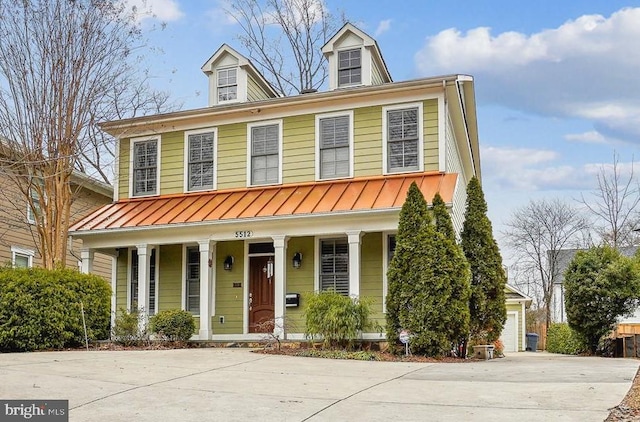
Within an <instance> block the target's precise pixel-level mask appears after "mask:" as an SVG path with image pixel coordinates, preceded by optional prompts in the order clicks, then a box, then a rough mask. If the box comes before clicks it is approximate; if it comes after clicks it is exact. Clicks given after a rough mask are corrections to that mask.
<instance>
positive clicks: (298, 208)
mask: <svg viewBox="0 0 640 422" xmlns="http://www.w3.org/2000/svg"><path fill="white" fill-rule="evenodd" d="M457 177H458V175H457V174H454V173H449V174H445V173H438V172H428V173H418V174H415V173H414V174H404V175H394V176H376V177H368V178H357V179H348V180H334V181H325V182H315V183H302V184H288V185H279V186H266V187H252V188H244V189H233V190H220V191H213V192H211V191H209V192H197V193H185V194H179V195H165V196H156V197H152V198H139V199H128V200H121V201H118V202H115V203H113V204H109V205H106V206H103V207H102V208H99V209H98V210H96V211H94V212H93V213H91V214H89V215H88V216H86V217H85V218H83V219H82V220H80V221H78V222H76V223H75V224H73V225H72V226H71V229H70V231H71V232H87V231H91V230H105V229H107V230H110V229H113V230H117V229H127V228H135V227H149V226H165V225H179V224H189V223H202V222H215V221H220V220H237V219H251V218H265V217H284V216H303V215H323V214H329V213H334V212H342V213H345V212H355V211H358V212H362V211H367V210H384V209H393V208H399V207H401V206H402V204H403V203H404V200H405V198H406V195H407V190H408V189H409V186H410V185H411V183H412V182H416V184H417V185H418V187H419V188H420V190H421V191H422V193H423V195H424V197H425V199H426V200H427V202H429V203H430V202H431V200H432V199H433V196H434V195H435V194H436V192H440V195H441V196H442V199H443V200H444V201H445V202H446V203H451V202H452V199H453V194H454V190H455V186H456V180H457Z"/></svg>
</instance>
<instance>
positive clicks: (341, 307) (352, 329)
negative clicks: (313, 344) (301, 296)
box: [304, 291, 371, 348]
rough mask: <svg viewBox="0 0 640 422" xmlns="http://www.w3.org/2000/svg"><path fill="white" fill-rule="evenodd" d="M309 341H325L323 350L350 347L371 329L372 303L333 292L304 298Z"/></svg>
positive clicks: (314, 294)
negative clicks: (363, 332)
mask: <svg viewBox="0 0 640 422" xmlns="http://www.w3.org/2000/svg"><path fill="white" fill-rule="evenodd" d="M305 303H306V304H307V305H306V308H305V311H304V315H305V321H306V333H305V334H306V336H307V338H317V337H320V338H322V339H323V347H332V346H333V347H336V346H346V347H349V348H350V347H351V346H352V345H353V340H355V339H356V338H357V337H358V335H359V334H360V333H361V332H362V331H364V330H366V329H368V328H370V327H371V323H370V321H369V315H370V314H371V301H370V300H366V299H358V298H350V297H347V296H343V295H341V294H339V293H336V292H333V291H324V292H321V293H311V294H309V295H308V296H307V297H306V299H305Z"/></svg>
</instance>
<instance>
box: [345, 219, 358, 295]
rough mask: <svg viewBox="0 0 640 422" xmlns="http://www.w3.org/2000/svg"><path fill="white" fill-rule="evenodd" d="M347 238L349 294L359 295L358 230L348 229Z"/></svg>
mask: <svg viewBox="0 0 640 422" xmlns="http://www.w3.org/2000/svg"><path fill="white" fill-rule="evenodd" d="M346 233H347V237H348V239H349V296H352V297H360V240H361V239H362V232H361V231H360V230H354V231H348V232H346Z"/></svg>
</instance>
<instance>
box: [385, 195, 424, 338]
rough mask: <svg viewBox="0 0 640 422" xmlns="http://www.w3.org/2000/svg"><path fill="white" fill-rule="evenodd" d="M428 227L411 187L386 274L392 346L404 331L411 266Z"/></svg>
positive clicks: (415, 276)
mask: <svg viewBox="0 0 640 422" xmlns="http://www.w3.org/2000/svg"><path fill="white" fill-rule="evenodd" d="M429 223H430V217H429V212H428V208H427V202H426V201H425V200H424V196H423V195H422V192H420V189H419V188H418V186H417V185H416V184H415V183H412V184H411V186H410V187H409V191H408V192H407V199H406V200H405V202H404V204H403V205H402V209H401V210H400V219H399V224H398V233H397V234H396V250H395V253H394V255H393V258H392V259H391V262H390V263H389V270H388V272H387V302H386V305H387V313H386V322H387V324H386V328H387V339H388V340H389V342H390V343H395V341H396V339H397V338H398V333H399V331H400V330H402V329H406V328H407V327H406V326H404V325H403V323H404V322H405V321H406V319H407V318H408V313H409V306H410V305H409V302H410V300H411V295H412V292H411V289H412V287H411V286H412V285H416V284H417V283H418V279H419V276H420V274H419V272H418V271H415V269H414V268H413V263H414V262H415V261H416V258H418V257H419V253H420V252H419V250H418V248H417V246H418V244H419V240H418V237H419V234H420V233H422V231H423V229H424V227H425V226H428V225H429Z"/></svg>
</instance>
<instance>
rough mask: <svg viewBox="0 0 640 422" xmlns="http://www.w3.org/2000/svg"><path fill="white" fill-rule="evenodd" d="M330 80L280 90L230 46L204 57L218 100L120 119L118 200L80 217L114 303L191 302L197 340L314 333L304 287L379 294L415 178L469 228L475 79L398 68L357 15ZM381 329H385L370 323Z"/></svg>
mask: <svg viewBox="0 0 640 422" xmlns="http://www.w3.org/2000/svg"><path fill="white" fill-rule="evenodd" d="M322 52H323V54H324V55H325V57H326V60H328V65H329V70H330V78H329V88H328V90H327V91H326V92H312V93H305V94H301V95H296V96H290V97H280V96H278V95H277V94H276V92H275V91H274V90H273V88H272V87H271V86H270V85H269V83H268V82H267V81H266V80H265V79H264V78H263V77H262V76H261V74H260V73H259V72H258V71H257V70H256V69H255V68H254V66H253V65H252V64H251V62H250V61H248V60H247V59H246V58H245V57H243V56H242V55H241V54H240V53H238V52H237V51H235V50H234V49H232V48H231V47H229V46H227V45H223V46H222V47H221V48H220V49H219V50H218V51H217V52H216V53H215V54H214V55H213V56H212V57H211V58H210V59H209V60H208V61H207V62H206V63H205V64H204V66H203V67H202V70H203V72H204V73H205V75H207V77H208V80H209V107H206V108H200V109H195V110H186V111H179V112H174V113H168V114H162V115H155V116H148V117H140V118H134V119H127V120H120V121H114V122H108V123H105V124H103V126H102V128H103V129H104V130H105V131H107V132H108V133H110V134H112V135H113V136H115V137H116V138H117V139H118V145H117V163H118V167H117V175H116V180H115V193H114V202H113V203H112V204H110V205H107V206H104V207H102V208H100V209H99V210H97V211H95V212H93V213H92V214H90V215H88V216H86V217H85V218H84V219H82V220H80V221H78V222H76V223H75V224H74V225H73V227H72V235H73V237H74V238H79V239H82V241H83V244H84V248H85V249H84V251H83V270H84V271H91V267H92V255H93V253H95V252H101V253H108V254H111V255H113V256H115V257H116V264H115V271H114V275H113V281H112V284H113V288H114V295H115V296H114V299H113V307H114V311H115V310H116V309H119V308H128V309H132V308H136V307H138V308H139V309H141V310H142V311H143V312H144V313H145V314H147V315H148V314H153V313H154V312H156V311H157V310H163V309H169V308H182V309H185V310H188V311H190V312H192V313H193V314H194V316H195V317H196V319H197V321H198V324H199V325H198V333H197V335H195V336H194V338H196V339H219V340H251V339H257V338H259V337H262V336H263V334H260V333H258V331H260V329H261V328H262V327H264V325H265V324H262V323H263V322H264V321H274V322H275V330H276V331H277V332H278V333H279V334H281V335H283V336H286V338H288V339H302V338H303V333H304V320H303V308H304V299H303V298H302V299H300V298H299V296H298V295H299V294H302V293H305V292H311V291H319V290H323V289H330V288H331V289H335V290H336V291H338V292H340V293H342V294H345V295H352V296H360V297H370V298H373V300H374V317H375V318H377V319H378V320H379V321H380V322H381V323H383V322H384V312H385V307H384V303H385V295H386V290H387V286H386V271H387V265H388V262H389V256H390V255H391V254H392V253H393V249H394V246H395V238H394V232H395V230H396V229H397V224H398V215H399V211H400V207H401V206H402V204H403V202H404V200H405V197H406V193H407V189H408V188H409V185H410V184H411V183H412V182H416V183H417V184H418V186H419V187H420V189H421V190H422V192H423V193H424V196H425V198H426V199H427V201H429V202H430V201H431V199H432V198H433V196H434V194H435V193H436V192H440V194H441V195H442V197H443V199H444V200H445V202H446V203H447V204H448V205H449V206H450V209H451V215H452V218H453V221H454V225H455V227H456V229H457V230H458V231H459V230H460V229H461V227H462V222H463V213H464V204H465V199H466V193H465V189H466V185H467V183H468V181H469V180H470V179H471V177H473V176H478V177H479V176H480V158H479V151H478V134H477V124H476V108H475V97H474V85H473V79H472V78H471V77H470V76H466V75H449V76H439V77H433V78H424V79H416V80H410V81H404V82H393V81H392V80H391V76H390V74H389V72H388V70H387V67H386V65H385V62H384V60H383V58H382V54H381V52H380V50H379V48H378V45H377V43H376V42H375V40H373V39H372V38H371V37H370V36H368V35H367V34H365V33H364V32H362V31H361V30H359V29H358V28H356V27H354V26H353V25H351V24H347V25H345V26H344V27H343V28H342V29H341V30H340V31H339V32H338V33H337V34H336V35H335V36H334V37H333V38H331V39H330V40H329V41H328V42H327V44H326V45H325V46H324V47H323V49H322ZM365 336H368V337H370V338H379V337H380V334H379V333H366V334H365Z"/></svg>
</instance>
